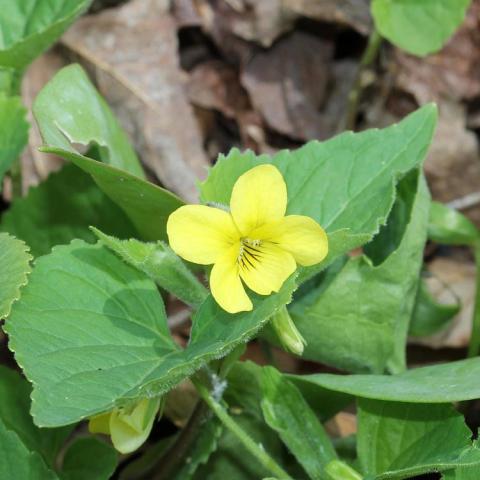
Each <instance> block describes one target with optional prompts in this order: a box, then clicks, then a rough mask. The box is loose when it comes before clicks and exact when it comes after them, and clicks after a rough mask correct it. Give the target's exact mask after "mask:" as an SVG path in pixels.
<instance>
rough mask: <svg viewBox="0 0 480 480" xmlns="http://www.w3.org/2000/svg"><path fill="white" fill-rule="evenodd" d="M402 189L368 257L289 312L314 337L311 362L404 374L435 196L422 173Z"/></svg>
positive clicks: (307, 349) (309, 343)
mask: <svg viewBox="0 0 480 480" xmlns="http://www.w3.org/2000/svg"><path fill="white" fill-rule="evenodd" d="M397 190H398V196H397V200H396V202H395V204H394V207H393V209H392V211H391V214H390V216H389V219H388V223H387V225H386V227H383V228H382V229H381V231H380V233H379V235H378V236H377V237H375V239H374V241H373V242H372V243H371V244H369V245H367V246H366V248H365V252H366V253H367V254H368V255H369V256H367V255H361V256H357V257H354V258H350V259H348V261H346V262H345V263H344V264H343V265H342V266H341V267H340V270H339V271H338V272H337V273H336V274H335V275H334V276H333V278H329V279H328V281H326V280H324V281H322V282H320V283H319V286H318V287H317V288H316V289H313V290H311V291H310V292H308V294H306V295H304V296H303V297H302V298H300V299H299V300H298V301H296V302H294V303H293V305H292V307H291V308H290V313H291V316H292V318H293V320H294V322H295V325H296V326H297V328H298V330H299V331H300V333H301V335H302V336H303V337H304V338H306V339H308V340H307V345H306V347H305V351H304V354H303V356H304V357H306V358H308V359H310V360H317V361H320V362H323V363H327V364H330V365H333V366H335V367H337V368H341V369H343V370H348V371H353V372H365V371H371V372H375V373H383V371H384V370H386V369H389V370H390V371H394V372H399V371H402V370H403V369H405V363H406V362H405V345H406V341H407V332H408V325H409V322H410V318H411V315H412V311H413V308H414V304H415V298H416V294H417V287H418V282H419V278H420V270H421V268H422V264H423V247H424V245H425V241H426V234H427V223H428V209H429V205H430V195H429V193H428V189H427V186H426V183H425V180H424V178H423V176H421V175H419V174H418V172H416V171H413V172H412V173H411V174H409V175H408V176H407V177H405V178H404V179H403V180H402V181H401V182H400V184H399V186H398V189H397ZM332 268H334V267H332ZM335 268H336V267H335ZM379 292H382V293H381V295H379ZM359 305H361V308H359ZM318 332H322V334H321V335H319V334H318Z"/></svg>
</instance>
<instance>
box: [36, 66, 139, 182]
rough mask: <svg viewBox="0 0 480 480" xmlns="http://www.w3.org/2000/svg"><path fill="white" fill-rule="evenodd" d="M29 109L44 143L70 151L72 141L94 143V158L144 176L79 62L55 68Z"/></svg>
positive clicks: (122, 133)
mask: <svg viewBox="0 0 480 480" xmlns="http://www.w3.org/2000/svg"><path fill="white" fill-rule="evenodd" d="M33 113H34V115H35V118H36V120H37V123H38V126H39V128H40V132H41V134H42V138H43V141H44V143H45V144H46V145H49V146H53V147H57V148H62V149H64V150H67V151H70V152H74V153H77V151H76V150H75V148H74V147H73V145H74V144H75V145H83V146H84V147H85V148H86V147H91V146H94V147H96V154H97V156H98V160H101V161H102V162H104V163H107V164H109V165H113V166H114V167H117V168H120V169H122V170H125V171H126V172H129V173H131V174H132V175H135V176H137V177H140V178H145V174H144V172H143V169H142V167H141V165H140V162H139V161H138V158H137V156H136V154H135V152H134V150H133V148H132V146H131V145H130V143H129V140H128V137H127V135H126V134H125V132H124V131H123V130H122V128H121V127H120V125H119V124H118V122H117V120H116V119H115V117H114V115H113V113H112V112H111V111H110V108H109V107H108V105H107V103H106V102H105V100H104V99H103V98H102V97H101V96H100V94H99V93H98V92H97V90H96V89H95V87H94V86H93V85H92V83H91V82H90V80H89V79H88V77H87V74H86V73H85V72H84V70H83V69H82V67H80V66H79V65H69V66H68V67H65V68H62V69H61V70H60V71H59V72H57V74H56V75H55V76H54V77H53V78H52V79H51V80H50V81H49V82H48V83H47V84H46V85H45V87H43V89H42V90H41V91H40V93H39V94H38V96H37V98H36V99H35V103H34V105H33Z"/></svg>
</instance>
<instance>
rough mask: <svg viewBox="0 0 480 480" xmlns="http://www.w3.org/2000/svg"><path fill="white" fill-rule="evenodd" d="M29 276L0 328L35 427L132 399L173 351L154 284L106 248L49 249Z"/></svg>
mask: <svg viewBox="0 0 480 480" xmlns="http://www.w3.org/2000/svg"><path fill="white" fill-rule="evenodd" d="M31 280H33V282H32V283H30V288H29V289H28V290H27V289H25V290H24V293H25V297H24V300H25V301H24V302H23V301H22V302H20V303H18V304H17V308H16V309H15V310H14V311H13V312H12V314H11V317H10V319H9V321H8V322H7V324H6V326H5V329H6V330H7V332H8V334H9V337H10V348H11V349H12V350H13V351H14V352H15V354H16V355H15V357H16V360H17V363H18V364H19V365H20V366H22V368H23V369H24V370H25V373H26V375H27V377H28V378H29V379H30V381H32V383H33V385H34V391H33V394H32V400H33V403H32V414H33V416H34V417H35V421H36V423H37V425H40V426H57V425H61V424H67V423H72V422H74V421H77V420H80V419H83V418H85V417H89V416H91V415H93V414H95V413H99V412H100V411H107V410H111V409H112V408H113V406H114V405H115V400H116V399H117V398H132V399H133V398H135V397H138V396H139V393H138V386H139V384H142V383H143V380H144V379H147V378H148V373H149V371H151V370H152V367H154V366H156V364H157V362H158V363H161V362H162V356H163V357H164V358H163V361H164V362H166V363H167V365H168V364H169V360H170V356H171V354H172V353H175V352H176V351H177V350H178V347H177V346H176V345H175V343H174V342H173V340H172V339H171V337H170V333H169V331H168V327H167V324H166V316H165V311H164V306H163V303H162V301H161V297H160V296H159V295H158V292H157V288H156V286H155V284H154V283H153V282H151V281H150V280H148V279H147V278H146V277H145V275H144V274H143V273H141V272H138V271H137V270H136V269H134V268H133V267H130V266H128V265H126V264H125V263H124V262H122V261H121V260H120V259H119V258H118V257H117V256H116V255H115V254H113V253H112V252H110V251H109V250H108V249H106V247H100V246H93V245H88V244H85V243H84V242H82V241H73V242H72V243H71V244H70V245H67V246H61V247H55V248H54V249H53V251H52V253H51V254H49V255H46V256H43V257H40V258H39V259H38V260H37V262H36V264H35V268H34V270H33V272H32V274H31ZM169 354H170V355H169ZM135 387H137V388H135Z"/></svg>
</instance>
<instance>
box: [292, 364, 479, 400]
mask: <svg viewBox="0 0 480 480" xmlns="http://www.w3.org/2000/svg"><path fill="white" fill-rule="evenodd" d="M479 375H480V358H470V359H468V360H460V361H456V362H450V363H444V364H439V365H432V366H428V367H421V368H414V369H412V370H408V371H406V372H404V373H401V374H398V375H332V374H329V373H319V374H313V375H303V376H302V375H289V376H288V377H289V378H290V379H291V380H293V381H294V382H295V383H296V384H301V383H303V382H307V383H309V384H311V385H317V386H320V387H322V388H326V389H328V390H333V391H335V392H343V393H348V394H350V395H354V396H357V397H362V398H371V399H374V400H389V401H393V402H414V403H447V402H459V401H463V400H473V399H476V398H480V385H479V384H478V382H477V380H476V379H477V378H478V376H479Z"/></svg>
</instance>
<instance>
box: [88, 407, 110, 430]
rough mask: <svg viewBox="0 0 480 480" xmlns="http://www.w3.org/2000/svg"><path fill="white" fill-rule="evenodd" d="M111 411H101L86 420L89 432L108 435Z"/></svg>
mask: <svg viewBox="0 0 480 480" xmlns="http://www.w3.org/2000/svg"><path fill="white" fill-rule="evenodd" d="M111 414H112V412H107V413H101V414H100V415H96V416H95V417H92V418H91V419H90V420H89V422H88V431H89V432H90V433H103V434H104V435H110V416H111Z"/></svg>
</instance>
